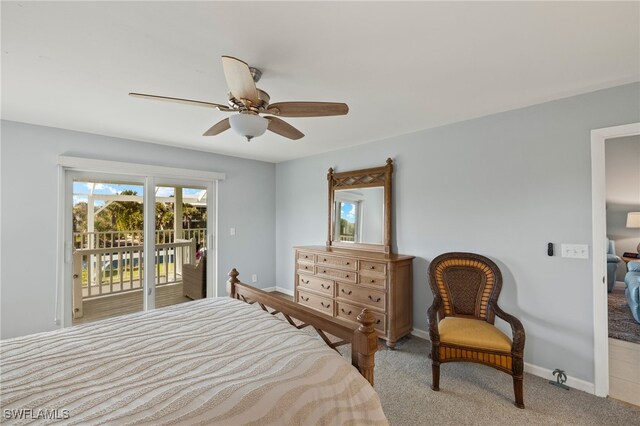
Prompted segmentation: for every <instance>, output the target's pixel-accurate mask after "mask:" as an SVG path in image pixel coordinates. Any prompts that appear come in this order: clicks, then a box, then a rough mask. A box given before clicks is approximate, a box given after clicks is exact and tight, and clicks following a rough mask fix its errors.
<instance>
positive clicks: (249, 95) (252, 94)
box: [222, 56, 260, 104]
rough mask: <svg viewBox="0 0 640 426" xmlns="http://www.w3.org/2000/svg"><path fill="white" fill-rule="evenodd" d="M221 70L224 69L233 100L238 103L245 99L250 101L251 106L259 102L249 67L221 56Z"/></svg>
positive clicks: (233, 59) (241, 62) (236, 60)
mask: <svg viewBox="0 0 640 426" xmlns="http://www.w3.org/2000/svg"><path fill="white" fill-rule="evenodd" d="M222 68H223V69H224V77H225V78H226V80H227V85H228V86H229V90H230V91H231V94H232V95H233V97H234V98H236V99H237V100H239V101H241V100H242V99H246V100H248V101H251V103H252V104H257V103H258V102H259V101H260V98H258V90H257V89H256V83H255V82H254V81H253V76H251V71H250V70H249V65H247V63H246V62H243V61H241V60H240V59H236V58H234V57H232V56H223V57H222Z"/></svg>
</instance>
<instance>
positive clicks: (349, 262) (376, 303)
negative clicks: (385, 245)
mask: <svg viewBox="0 0 640 426" xmlns="http://www.w3.org/2000/svg"><path fill="white" fill-rule="evenodd" d="M295 259H296V274H295V300H296V301H297V302H298V303H300V304H302V305H305V306H308V307H310V308H313V309H316V310H318V311H320V312H323V313H325V314H327V315H331V316H333V317H339V318H342V319H345V320H347V321H351V322H353V323H354V324H355V323H356V322H357V321H356V317H357V316H358V314H359V313H360V311H362V308H369V309H370V310H371V312H372V313H373V314H374V315H375V317H376V325H375V327H376V329H377V331H378V334H379V336H380V337H381V338H383V339H385V340H386V341H387V346H389V347H390V348H393V347H394V346H395V344H396V342H397V341H398V339H400V338H401V337H403V336H405V335H407V334H409V333H410V332H411V330H412V329H413V326H412V323H413V302H412V292H413V284H412V277H413V273H412V264H413V259H414V256H403V255H399V254H386V253H378V252H369V251H360V250H347V249H337V248H332V247H326V246H306V247H296V248H295Z"/></svg>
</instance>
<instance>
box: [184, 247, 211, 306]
mask: <svg viewBox="0 0 640 426" xmlns="http://www.w3.org/2000/svg"><path fill="white" fill-rule="evenodd" d="M182 290H183V292H184V295H185V296H186V297H188V298H189V299H192V300H196V299H203V298H204V297H205V296H206V295H207V256H206V254H205V255H203V256H202V257H201V258H200V261H199V262H198V264H197V265H191V264H189V263H185V264H184V265H182Z"/></svg>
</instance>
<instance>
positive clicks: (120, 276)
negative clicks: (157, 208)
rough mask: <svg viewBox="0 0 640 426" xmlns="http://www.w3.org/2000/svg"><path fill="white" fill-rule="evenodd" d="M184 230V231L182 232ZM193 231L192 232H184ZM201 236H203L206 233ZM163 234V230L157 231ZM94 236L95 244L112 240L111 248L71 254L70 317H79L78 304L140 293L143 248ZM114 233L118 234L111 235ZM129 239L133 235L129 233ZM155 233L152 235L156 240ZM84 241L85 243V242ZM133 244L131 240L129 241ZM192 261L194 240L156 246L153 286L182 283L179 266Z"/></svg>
mask: <svg viewBox="0 0 640 426" xmlns="http://www.w3.org/2000/svg"><path fill="white" fill-rule="evenodd" d="M185 231H187V230H185ZM188 231H196V230H193V229H192V230H188ZM197 231H204V232H203V233H202V235H206V230H197ZM160 232H165V231H160ZM93 234H96V235H95V237H96V240H94V242H98V241H103V242H105V243H106V242H107V241H113V243H114V244H115V245H113V246H111V245H110V243H109V244H107V245H109V246H108V247H102V248H100V247H96V248H79V249H76V250H75V251H74V253H73V309H74V312H73V316H74V318H80V317H82V315H83V312H82V301H83V300H86V299H89V298H94V297H99V296H107V295H113V294H118V293H124V292H129V291H135V290H141V289H142V288H143V280H144V250H143V245H142V244H140V242H138V241H136V242H137V244H133V243H131V244H121V243H120V242H119V240H120V239H113V240H108V239H104V240H100V237H102V236H101V235H97V234H103V233H97V232H96V233H93ZM114 234H118V233H114ZM128 235H129V236H131V237H132V238H133V234H132V233H129V234H128ZM157 238H158V233H156V239H157ZM84 241H87V239H85V240H84ZM132 242H133V240H132ZM195 260H196V240H195V238H192V239H190V240H184V239H182V240H177V241H176V240H174V241H172V242H168V243H156V246H155V262H154V265H155V266H154V267H155V284H156V286H163V285H167V284H172V283H176V282H180V281H182V265H183V264H185V263H190V264H193V263H195Z"/></svg>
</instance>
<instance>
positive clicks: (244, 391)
mask: <svg viewBox="0 0 640 426" xmlns="http://www.w3.org/2000/svg"><path fill="white" fill-rule="evenodd" d="M228 287H229V293H230V295H231V296H232V297H225V298H215V299H202V300H197V301H193V302H187V303H183V304H180V305H175V306H171V307H168V308H163V309H157V310H152V311H149V312H143V313H137V314H131V315H126V316H123V317H117V318H112V319H108V320H103V321H99V322H96V323H92V324H86V325H80V326H76V327H71V328H67V329H62V330H56V331H52V332H46V333H40V334H35V335H31V336H25V337H19V338H15V339H9V340H5V341H3V342H2V346H1V352H0V354H1V358H0V368H1V372H2V382H1V389H0V392H1V394H0V396H1V401H2V409H3V420H5V421H6V418H7V410H16V411H9V412H10V413H13V414H12V416H13V417H19V416H20V415H21V414H20V413H22V415H23V416H28V417H29V418H33V417H34V416H47V415H49V416H51V415H54V416H56V417H57V418H58V422H60V421H61V422H62V424H105V423H108V424H224V425H240V424H243V425H244V424H255V425H258V424H260V425H263V424H274V425H275V424H278V425H284V424H301V425H302V424H304V425H307V424H331V425H333V424H353V425H357V424H363V425H377V424H381V425H382V424H387V421H386V418H385V416H384V413H383V412H382V408H381V405H380V401H379V398H378V396H377V394H376V392H375V391H374V389H373V387H372V386H371V383H370V382H372V379H373V354H372V353H371V352H372V351H373V352H375V348H373V346H372V344H371V342H373V341H374V340H372V339H371V337H372V336H371V335H370V334H369V333H368V332H367V331H368V330H367V324H364V323H363V324H361V325H360V326H359V327H355V328H354V327H351V328H349V327H348V325H346V324H344V323H340V322H335V321H334V322H331V323H326V321H327V319H326V318H323V317H324V315H322V314H314V313H313V312H312V311H310V310H308V309H302V311H298V309H300V307H299V305H297V304H295V303H293V302H289V301H286V300H282V299H279V298H277V297H275V296H272V295H269V294H268V293H265V292H262V291H260V290H256V289H253V288H251V287H250V286H247V285H244V284H242V283H240V282H239V281H238V280H237V273H236V275H235V277H233V276H232V279H231V280H230V281H229V283H228ZM268 306H271V307H272V308H271V309H269V308H268ZM363 314H366V312H364V313H363ZM294 315H295V317H296V319H297V320H295V321H294V320H293V318H292V317H293V316H294ZM283 317H284V318H285V319H286V321H285V320H283V319H282V318H283ZM300 317H302V318H300ZM327 318H329V317H327ZM300 319H302V321H300ZM287 321H290V322H291V324H289V323H288V322H287ZM365 322H366V321H365ZM292 324H293V326H292ZM305 325H308V326H310V327H311V328H309V329H307V330H311V329H316V330H317V331H318V332H319V334H320V335H321V336H324V337H323V339H318V338H317V336H313V335H311V334H310V333H308V332H305V331H306V330H300V329H299V328H304V327H305ZM368 325H371V324H368ZM323 329H324V330H325V331H326V332H328V333H331V334H332V335H333V336H338V337H339V338H342V339H343V340H341V341H339V342H337V343H351V344H352V350H353V357H352V364H354V365H355V366H356V367H357V368H354V366H352V365H351V364H350V363H349V362H347V360H346V358H343V357H342V356H341V355H340V354H338V353H337V351H335V350H334V349H333V347H335V346H336V343H332V341H331V340H330V339H328V338H326V334H325V333H324V332H323V331H322V330H323ZM348 330H351V336H353V338H351V339H350V338H349V335H348ZM341 334H342V335H341ZM373 335H374V336H375V332H373ZM344 339H346V340H344ZM374 339H375V337H374ZM323 340H326V342H323ZM334 340H335V339H334ZM375 340H377V339H375ZM375 345H376V346H377V342H376V343H375ZM359 370H360V371H359ZM367 377H368V378H367ZM20 410H32V411H26V412H21V411H20ZM40 410H45V411H40ZM41 420H42V419H41ZM11 421H12V423H13V422H16V423H25V424H26V423H28V422H29V421H30V420H29V421H27V420H26V419H24V420H23V421H21V420H18V421H16V420H15V419H13V420H11Z"/></svg>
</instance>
